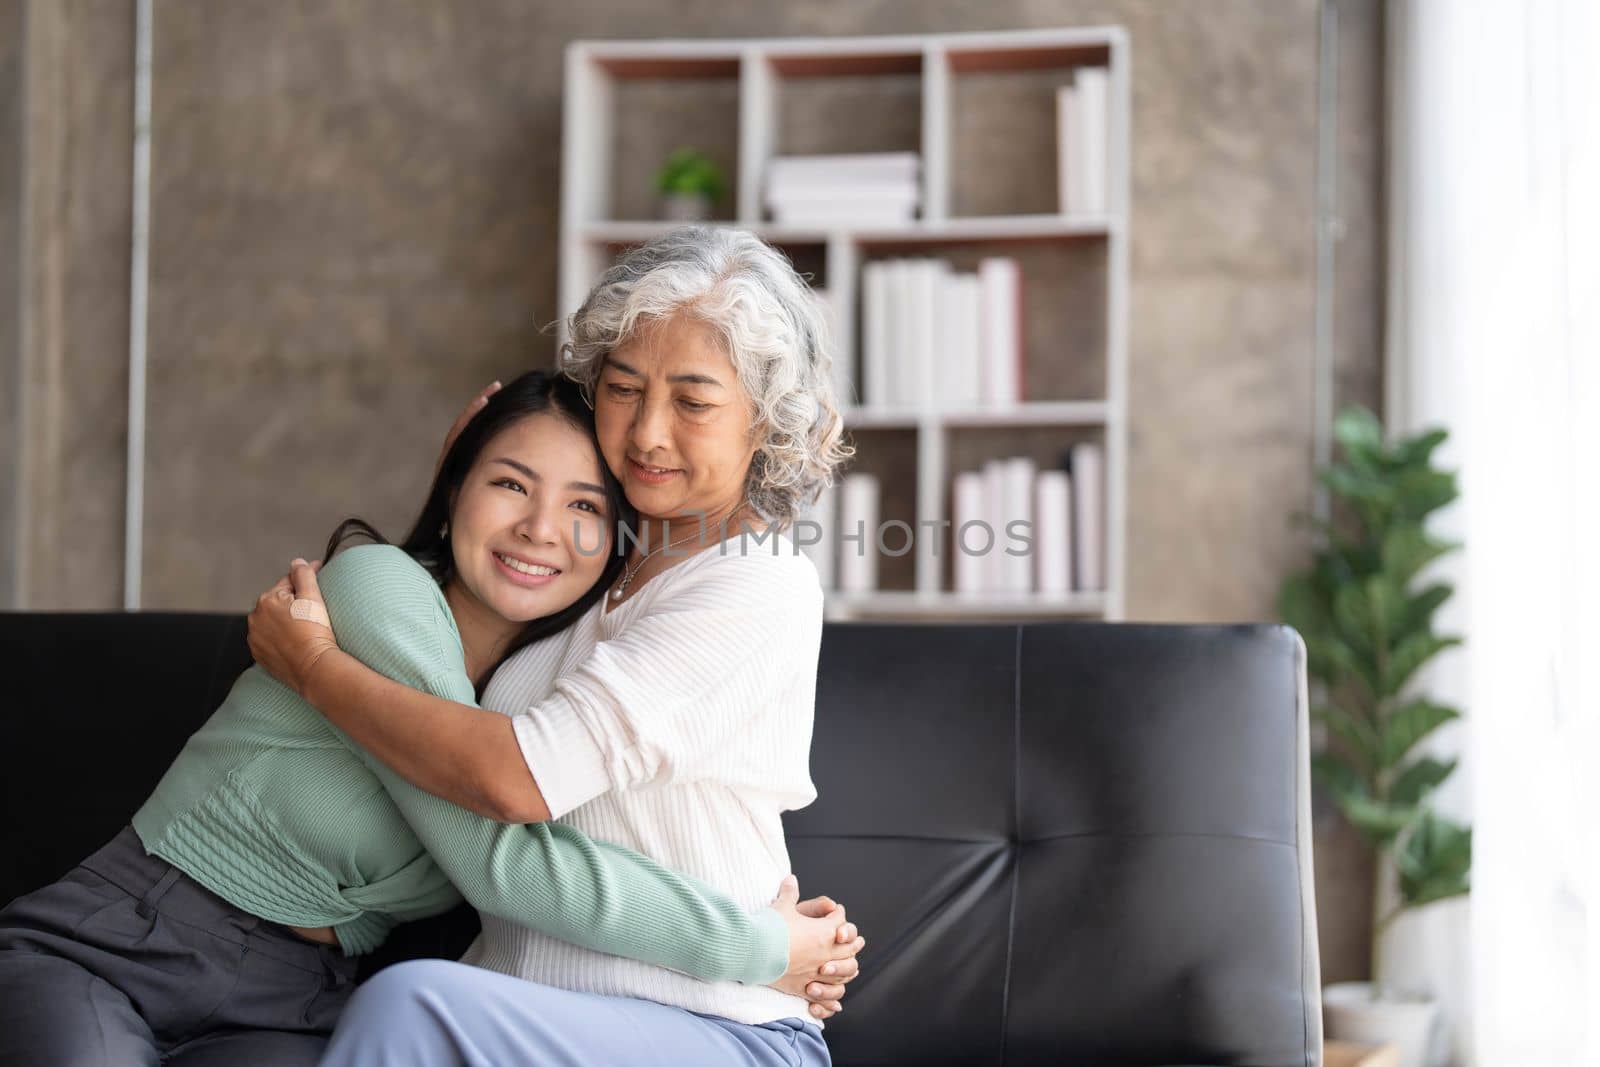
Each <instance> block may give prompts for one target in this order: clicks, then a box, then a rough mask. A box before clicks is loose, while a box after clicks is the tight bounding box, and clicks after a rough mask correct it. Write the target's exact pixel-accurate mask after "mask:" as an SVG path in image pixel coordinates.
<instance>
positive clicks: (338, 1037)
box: [322, 960, 831, 1067]
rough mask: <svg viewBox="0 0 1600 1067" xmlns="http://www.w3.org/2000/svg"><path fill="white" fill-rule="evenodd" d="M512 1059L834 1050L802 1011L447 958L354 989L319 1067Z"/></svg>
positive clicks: (664, 1059)
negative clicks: (765, 1015)
mask: <svg viewBox="0 0 1600 1067" xmlns="http://www.w3.org/2000/svg"><path fill="white" fill-rule="evenodd" d="M511 1063H519V1064H529V1065H537V1067H593V1065H594V1064H617V1065H619V1067H628V1065H631V1064H663V1065H665V1064H673V1065H676V1064H695V1065H704V1067H714V1065H716V1064H737V1065H739V1067H778V1065H780V1064H781V1065H783V1067H828V1065H829V1064H830V1063H831V1060H830V1058H829V1056H828V1046H827V1045H826V1044H824V1043H823V1040H822V1030H821V1029H820V1028H819V1027H817V1026H816V1024H814V1023H808V1022H804V1021H802V1020H800V1019H781V1020H779V1021H777V1022H771V1023H765V1024H763V1025H760V1026H751V1025H747V1024H745V1023H736V1022H734V1021H732V1020H731V1019H723V1018H719V1017H717V1016H715V1015H701V1014H699V1013H697V1012H692V1011H686V1010H684V1009H683V1008H672V1007H668V1006H666V1005H665V1004H657V1003H655V1002H654V1001H649V1000H638V999H635V998H632V997H604V996H599V995H598V994H594V993H573V992H570V991H568V990H565V989H556V988H554V987H552V986H547V985H540V984H538V983H536V982H527V981H524V980H522V979H520V978H513V977H511V976H510V975H504V974H500V973H498V972H496V971H487V970H484V969H482V968H480V967H473V966H470V965H468V964H465V963H455V962H452V961H450V960H413V961H411V962H409V963H400V964H396V965H395V966H393V967H390V968H387V969H386V970H383V971H379V972H378V973H377V974H376V975H374V976H373V977H372V978H371V979H369V980H368V981H367V982H366V983H365V984H364V985H362V986H360V987H359V988H357V990H356V992H355V995H354V996H353V997H351V998H350V1003H349V1006H348V1007H346V1008H345V1011H344V1015H343V1016H341V1017H340V1019H339V1025H338V1027H337V1028H336V1029H335V1030H334V1033H333V1040H332V1041H331V1042H330V1043H329V1045H328V1051H327V1054H326V1055H325V1056H324V1058H323V1060H322V1067H394V1065H400V1064H427V1065H429V1067H434V1065H445V1064H470V1065H474V1067H476V1065H484V1067H495V1065H500V1064H511Z"/></svg>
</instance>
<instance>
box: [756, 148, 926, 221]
mask: <svg viewBox="0 0 1600 1067" xmlns="http://www.w3.org/2000/svg"><path fill="white" fill-rule="evenodd" d="M764 203H765V205H766V207H767V209H768V210H769V211H771V212H772V217H773V220H774V221H776V222H778V223H780V224H782V225H788V226H834V225H846V226H868V227H870V226H900V225H904V224H906V223H909V222H911V221H912V220H913V219H915V218H916V215H917V209H918V207H919V206H920V205H921V203H922V187H921V159H920V157H919V156H918V155H917V154H916V153H915V152H873V153H862V154H856V155H826V156H778V157H776V158H774V159H773V160H771V161H770V162H769V163H768V164H767V174H766V187H765V191H764Z"/></svg>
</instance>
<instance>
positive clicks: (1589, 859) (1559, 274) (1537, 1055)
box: [1385, 0, 1600, 1067]
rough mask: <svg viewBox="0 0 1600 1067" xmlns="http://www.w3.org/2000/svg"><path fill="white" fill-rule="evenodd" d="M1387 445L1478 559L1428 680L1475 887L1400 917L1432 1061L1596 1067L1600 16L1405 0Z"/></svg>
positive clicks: (1400, 20) (1394, 48)
mask: <svg viewBox="0 0 1600 1067" xmlns="http://www.w3.org/2000/svg"><path fill="white" fill-rule="evenodd" d="M1388 30H1389V52H1390V55H1389V79H1390V80H1389V92H1390V117H1391V144H1390V162H1389V173H1390V179H1391V181H1390V230H1391V232H1390V263H1389V272H1390V292H1389V308H1388V314H1389V329H1388V353H1387V358H1388V365H1387V374H1388V381H1387V383H1386V384H1387V388H1386V394H1387V396H1386V405H1387V409H1388V410H1387V414H1388V419H1389V424H1390V428H1391V432H1393V433H1396V434H1403V433H1408V432H1412V431H1415V430H1417V429H1420V428H1422V427H1426V426H1435V425H1442V426H1445V427H1446V428H1448V429H1449V430H1450V431H1451V433H1452V439H1451V440H1450V442H1449V443H1448V445H1447V447H1446V448H1445V449H1443V450H1441V452H1440V454H1439V456H1440V459H1441V460H1442V461H1443V462H1445V463H1446V464H1448V465H1451V466H1454V467H1457V468H1458V469H1459V470H1460V472H1461V479H1460V484H1461V490H1462V499H1461V500H1460V501H1459V502H1458V503H1457V504H1456V505H1455V506H1453V507H1452V508H1450V509H1449V510H1448V511H1447V512H1446V513H1443V514H1441V515H1440V516H1438V518H1439V523H1438V528H1439V532H1440V533H1442V534H1444V535H1445V536H1449V537H1452V538H1455V539H1458V540H1461V541H1463V542H1465V545H1466V548H1465V551H1464V552H1462V553H1458V554H1456V555H1455V556H1454V557H1452V558H1450V559H1449V560H1447V561H1445V562H1444V563H1442V564H1441V565H1440V567H1439V569H1440V571H1441V572H1442V575H1443V576H1444V577H1445V578H1447V579H1449V580H1452V581H1454V582H1455V583H1456V587H1457V595H1456V598H1455V600H1454V601H1453V602H1452V603H1450V604H1449V605H1447V606H1446V609H1445V610H1443V611H1441V613H1440V615H1439V617H1438V621H1439V624H1440V629H1441V630H1444V631H1447V632H1456V633H1460V634H1462V635H1463V636H1464V637H1465V638H1466V645H1465V647H1464V648H1463V649H1460V650H1457V651H1453V652H1449V653H1445V654H1444V655H1442V656H1440V657H1439V658H1438V659H1437V660H1436V661H1435V663H1434V664H1432V665H1431V668H1430V670H1429V672H1428V675H1427V677H1426V678H1424V679H1423V680H1422V685H1423V686H1424V687H1425V688H1426V689H1427V690H1428V691H1429V692H1431V693H1433V694H1435V695H1437V696H1438V697H1440V698H1441V699H1445V700H1448V701H1450V702H1452V703H1455V704H1456V705H1457V706H1459V707H1461V708H1462V709H1463V710H1464V711H1465V713H1466V718H1465V719H1464V720H1463V721H1462V722H1461V723H1459V724H1457V725H1456V726H1455V727H1454V728H1453V729H1451V730H1449V731H1441V732H1440V734H1439V735H1437V737H1436V738H1435V739H1434V740H1433V744H1434V747H1435V748H1436V749H1437V750H1438V751H1440V752H1443V753H1445V754H1449V755H1457V756H1460V757H1461V769H1460V770H1459V771H1458V772H1457V774H1456V775H1455V777H1454V779H1453V780H1452V781H1451V782H1449V783H1447V788H1446V790H1445V791H1444V792H1443V793H1442V794H1441V796H1440V797H1439V798H1438V799H1439V803H1440V807H1441V808H1442V809H1443V810H1445V811H1446V812H1447V813H1449V814H1452V815H1454V816H1457V817H1459V818H1463V819H1466V820H1468V821H1470V822H1471V823H1472V824H1473V826H1474V827H1475V833H1474V842H1473V844H1474V867H1473V879H1472V881H1473V891H1472V895H1471V897H1470V898H1468V899H1467V900H1465V901H1459V902H1453V903H1446V904H1442V905H1436V906H1434V907H1432V908H1429V909H1425V910H1424V911H1422V912H1418V913H1414V914H1413V916H1412V917H1411V918H1409V919H1407V920H1405V921H1404V923H1403V924H1402V926H1401V927H1400V928H1398V929H1397V930H1396V932H1395V937H1394V939H1393V940H1392V941H1391V942H1390V943H1389V949H1388V957H1389V962H1388V963H1387V964H1386V966H1385V972H1386V977H1388V978H1390V979H1391V980H1396V981H1398V982H1400V983H1401V984H1411V985H1421V986H1426V987H1429V988H1431V989H1432V991H1433V992H1434V993H1435V994H1437V995H1438V996H1439V997H1440V999H1441V1001H1442V1002H1443V1005H1444V1008H1445V1011H1446V1013H1447V1018H1448V1027H1447V1028H1446V1029H1445V1030H1443V1031H1442V1032H1441V1034H1440V1040H1439V1041H1438V1042H1437V1043H1436V1046H1435V1050H1436V1053H1437V1054H1438V1058H1437V1059H1436V1060H1435V1062H1436V1063H1459V1064H1466V1065H1484V1067H1502V1065H1504V1067H1523V1065H1528V1067H1567V1065H1573V1067H1576V1065H1580V1064H1582V1065H1588V1067H1595V1065H1600V881H1597V878H1596V874H1597V870H1596V865H1597V862H1600V790H1597V787H1596V781H1597V779H1600V724H1597V719H1600V562H1597V561H1600V505H1597V499H1600V319H1597V306H1600V78H1597V75H1596V71H1597V69H1600V2H1597V0H1391V3H1390V7H1389V24H1388Z"/></svg>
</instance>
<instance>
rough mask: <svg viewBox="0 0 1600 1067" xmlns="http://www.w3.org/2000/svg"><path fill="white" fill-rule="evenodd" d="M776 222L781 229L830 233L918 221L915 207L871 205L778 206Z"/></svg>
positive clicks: (904, 224)
mask: <svg viewBox="0 0 1600 1067" xmlns="http://www.w3.org/2000/svg"><path fill="white" fill-rule="evenodd" d="M772 221H773V222H775V223H777V224H778V225H780V226H810V227H813V228H815V229H819V230H820V229H827V228H829V227H833V226H858V227H861V228H863V229H865V228H871V227H881V228H883V229H890V228H898V227H902V226H908V225H910V224H911V223H912V222H915V221H916V206H915V205H911V204H908V205H905V206H903V207H902V206H900V205H890V206H885V207H877V206H874V205H870V204H865V205H859V206H852V205H849V204H839V205H835V206H827V205H821V204H819V205H818V206H817V207H815V208H811V207H786V206H782V205H780V206H778V207H775V208H773V209H772Z"/></svg>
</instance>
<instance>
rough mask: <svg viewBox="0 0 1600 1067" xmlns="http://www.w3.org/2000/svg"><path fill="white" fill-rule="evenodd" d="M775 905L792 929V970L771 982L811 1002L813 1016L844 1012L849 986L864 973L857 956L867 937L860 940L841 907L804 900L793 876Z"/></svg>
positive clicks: (824, 900)
mask: <svg viewBox="0 0 1600 1067" xmlns="http://www.w3.org/2000/svg"><path fill="white" fill-rule="evenodd" d="M772 906H773V908H775V909H776V910H777V912H778V914H780V915H782V916H783V919H784V922H786V923H788V925H789V969H788V970H787V971H786V972H784V975H783V977H782V978H779V979H778V980H777V981H775V982H770V983H768V984H769V985H771V986H772V987H773V988H774V989H781V990H782V991H783V992H785V993H788V994H790V995H792V996H797V997H805V998H806V999H807V1000H809V1001H811V1015H812V1017H813V1018H817V1019H826V1018H828V1017H829V1016H831V1015H833V1014H835V1013H836V1012H840V1011H843V1010H844V1007H843V1005H842V1004H841V1003H840V1001H841V1000H843V999H844V994H845V985H846V984H847V983H849V982H851V981H853V980H854V979H855V978H856V976H857V975H859V974H860V973H861V967H860V963H859V962H858V961H857V959H856V956H857V954H858V953H860V951H861V950H862V949H863V948H865V947H866V945H867V939H866V938H864V937H859V936H857V934H856V926H855V923H852V922H848V921H847V920H846V918H845V910H844V907H843V906H842V905H840V904H836V903H834V902H833V901H832V900H831V899H829V898H828V897H813V898H811V899H810V900H801V899H800V882H799V879H797V878H795V877H794V876H793V875H790V876H789V877H787V878H785V879H784V880H783V885H782V887H781V888H780V889H779V890H778V899H777V900H775V901H773V902H772Z"/></svg>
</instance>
